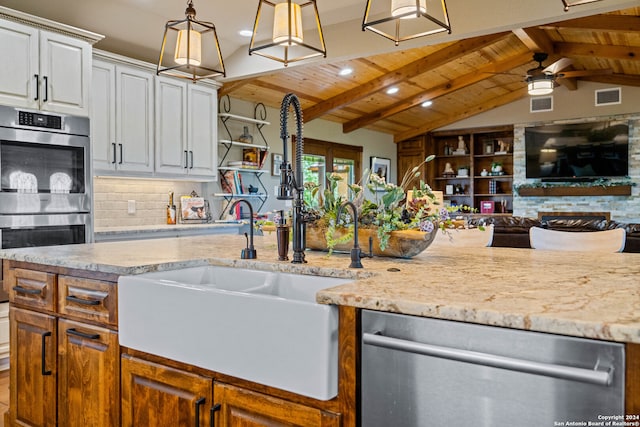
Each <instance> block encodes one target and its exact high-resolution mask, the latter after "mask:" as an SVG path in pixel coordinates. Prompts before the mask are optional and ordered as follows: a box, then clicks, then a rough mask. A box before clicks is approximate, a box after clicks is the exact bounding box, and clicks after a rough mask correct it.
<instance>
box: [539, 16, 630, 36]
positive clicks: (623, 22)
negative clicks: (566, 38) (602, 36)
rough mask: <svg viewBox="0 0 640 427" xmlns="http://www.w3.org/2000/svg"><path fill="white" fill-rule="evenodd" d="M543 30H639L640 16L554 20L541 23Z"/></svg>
mask: <svg viewBox="0 0 640 427" xmlns="http://www.w3.org/2000/svg"><path fill="white" fill-rule="evenodd" d="M539 28H541V29H543V30H555V29H558V28H575V29H579V30H588V31H607V32H611V31H615V32H623V33H628V32H638V31H640V16H633V15H593V16H587V17H585V18H577V19H569V20H567V21H561V22H554V23H552V24H545V25H541V26H540V27H539Z"/></svg>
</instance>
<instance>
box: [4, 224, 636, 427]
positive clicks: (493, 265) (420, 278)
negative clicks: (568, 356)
mask: <svg viewBox="0 0 640 427" xmlns="http://www.w3.org/2000/svg"><path fill="white" fill-rule="evenodd" d="M454 238H455V236H454ZM255 241H256V242H255V246H256V249H257V253H258V259H257V260H241V259H239V255H240V250H241V249H242V248H243V247H244V245H245V238H244V236H238V235H218V236H199V237H185V238H178V239H154V240H152V241H148V240H142V241H130V242H105V243H97V244H87V245H72V246H58V247H55V248H23V249H14V250H2V251H0V257H2V258H3V259H5V260H7V261H6V262H5V263H4V264H5V266H4V268H5V282H7V279H10V277H11V273H9V274H7V272H8V271H9V270H10V269H11V268H22V269H32V270H43V271H50V274H51V272H53V273H56V274H58V275H62V276H66V275H69V276H82V277H87V278H91V279H96V280H97V279H99V280H104V281H106V282H110V283H112V284H114V285H115V282H117V277H119V276H121V275H131V274H140V273H145V272H150V271H161V270H173V269H179V268H185V267H194V266H202V265H222V266H231V267H244V268H253V269H261V270H272V271H280V272H289V273H296V274H310V275H322V276H330V277H341V278H348V279H353V281H352V282H351V283H349V284H346V285H341V286H339V287H335V288H332V289H326V290H323V291H320V292H319V293H318V295H317V300H318V301H319V302H321V303H326V304H336V305H339V306H340V345H341V348H340V359H339V361H340V364H341V366H340V386H339V395H338V397H337V398H335V399H334V400H333V401H329V402H325V403H319V402H312V401H311V399H306V398H301V399H297V398H295V396H291V394H290V393H286V392H278V391H274V390H270V389H269V390H267V389H266V388H261V387H259V385H254V384H247V382H246V381H239V382H238V381H234V380H233V379H230V378H224V376H222V377H216V376H215V375H213V376H214V378H215V379H216V380H218V379H222V380H223V382H225V381H226V382H227V383H231V384H232V385H243V386H246V388H248V389H249V391H250V392H262V393H265V394H268V395H269V396H271V397H275V398H279V399H285V400H287V401H291V402H293V403H294V404H297V405H306V406H308V407H312V408H315V409H319V410H320V411H321V413H322V414H321V417H320V418H321V419H324V420H326V419H332V417H333V416H334V415H335V414H340V417H341V418H340V419H341V421H340V422H341V425H355V422H356V421H355V417H356V414H355V411H356V409H355V408H356V403H355V399H356V395H357V385H356V384H357V379H356V378H354V376H355V375H357V363H358V362H357V355H358V346H359V344H358V342H359V336H358V329H357V323H358V321H357V318H358V313H359V309H373V310H379V311H389V312H394V313H402V314H407V315H414V316H425V317H433V318H439V319H444V320H454V321H463V322H470V323H479V324H485V325H490V326H501V327H507V328H514V329H523V330H531V331H539V332H546V333H552V334H560V335H568V336H576V337H584V338H592V339H599V340H607V341H615V342H622V343H627V344H626V356H627V365H626V371H627V392H626V394H627V400H626V407H627V411H628V413H632V414H638V413H640V400H639V397H638V396H640V388H639V387H640V346H639V344H640V284H638V282H637V277H639V276H640V263H638V258H637V255H635V254H624V253H622V254H610V255H608V254H607V255H603V254H598V255H589V254H583V253H580V254H576V253H558V252H544V251H535V250H529V249H508V248H482V249H460V248H441V247H438V248H437V249H436V248H435V247H434V248H429V249H427V250H426V251H424V252H423V253H422V254H420V255H418V256H417V257H415V258H413V259H410V260H404V259H394V258H375V259H365V260H363V264H364V266H365V268H364V269H362V270H352V269H348V268H347V267H348V265H349V257H348V255H341V254H334V255H333V256H331V257H327V256H326V254H325V253H321V252H308V253H307V261H308V263H307V264H304V265H298V264H291V263H289V262H278V261H276V259H277V251H276V247H275V239H274V238H273V237H272V236H264V237H256V238H255ZM58 281H59V280H58ZM6 286H7V285H6V284H5V287H6ZM58 300H59V301H62V300H61V299H60V298H58ZM149 301H150V303H153V296H152V295H150V296H149ZM12 302H13V303H14V305H15V306H16V308H18V309H19V308H20V307H21V306H20V302H19V301H18V302H17V303H16V301H12ZM51 311H53V312H55V309H53V310H51ZM69 317H70V319H71V320H74V319H75V318H74V317H73V314H71V315H70V316H69ZM61 320H62V319H61ZM14 321H15V316H14V317H13V318H12V328H13V329H15V324H14ZM88 323H89V324H93V323H95V320H91V319H89V321H88ZM107 329H110V330H111V331H113V332H115V331H117V322H116V323H115V324H114V323H111V324H110V325H109V324H107ZM60 335H61V334H60ZM12 338H13V332H12ZM42 339H43V340H45V338H42ZM12 352H13V346H12ZM120 352H121V353H122V357H123V366H124V364H125V362H124V361H125V360H129V359H133V358H140V357H142V356H143V355H139V354H136V353H135V352H129V351H127V349H121V350H120ZM13 357H14V355H13V353H12V361H13V360H14V359H13ZM151 359H152V360H151V361H152V362H154V363H156V364H159V363H160V362H162V363H163V364H164V365H167V366H168V367H169V368H171V369H175V368H177V367H179V366H176V365H175V364H172V363H171V361H166V360H159V359H158V360H157V359H153V358H151ZM127 363H129V362H127ZM154 366H155V365H154ZM123 369H124V368H123ZM158 369H159V368H158ZM118 370H119V365H118ZM13 371H14V367H13V365H12V385H13V379H14V372H13ZM158 372H160V371H158ZM162 372H165V371H162ZM197 374H198V375H201V374H202V373H201V372H199V371H198V372H197ZM59 381H60V380H59ZM123 381H124V374H123ZM13 388H15V387H13ZM125 390H126V388H125V387H123V393H125ZM226 392H228V390H227V391H226ZM229 393H230V392H229ZM214 394H215V393H214ZM17 398H18V397H17V396H16V399H17ZM12 402H13V400H12ZM127 405H128V403H126V401H125V399H124V397H123V410H122V412H123V422H122V425H127V423H126V422H124V420H125V419H126V418H125V415H126V412H127V410H128V408H129V407H128V406H127ZM11 411H12V409H10V412H11ZM204 419H205V417H203V420H204ZM325 425H332V424H331V423H329V422H327V423H326V424H325Z"/></svg>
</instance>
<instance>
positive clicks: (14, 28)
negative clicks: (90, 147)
mask: <svg viewBox="0 0 640 427" xmlns="http://www.w3.org/2000/svg"><path fill="white" fill-rule="evenodd" d="M91 50H92V48H91V44H90V43H88V42H87V41H84V40H82V39H77V38H73V37H70V36H67V35H63V34H58V33H54V32H49V31H45V30H39V29H37V28H34V27H30V26H28V25H23V24H20V23H17V22H13V21H8V20H0V57H1V58H3V59H2V64H0V103H2V104H6V105H12V106H15V107H23V108H30V109H40V110H43V111H51V112H57V113H63V114H74V115H80V116H88V115H89V88H90V86H91V84H90V82H91Z"/></svg>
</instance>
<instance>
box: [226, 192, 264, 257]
mask: <svg viewBox="0 0 640 427" xmlns="http://www.w3.org/2000/svg"><path fill="white" fill-rule="evenodd" d="M241 202H244V203H246V205H247V206H248V207H249V241H248V242H247V247H246V248H244V249H243V250H242V252H241V253H240V258H242V259H256V258H257V257H258V253H257V251H256V249H255V248H254V247H253V206H251V203H249V202H248V201H247V200H245V199H238V200H236V201H235V202H233V204H232V205H231V207H230V208H229V213H233V209H234V208H235V207H236V205H237V204H238V203H241ZM244 237H245V238H246V237H247V233H244Z"/></svg>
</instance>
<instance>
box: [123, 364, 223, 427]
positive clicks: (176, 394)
mask: <svg viewBox="0 0 640 427" xmlns="http://www.w3.org/2000/svg"><path fill="white" fill-rule="evenodd" d="M121 363H122V426H123V427H129V426H172V427H183V426H184V427H193V426H194V425H198V426H201V427H208V426H209V425H210V424H209V420H210V410H211V407H212V406H213V403H212V393H213V380H212V379H211V378H207V377H204V376H200V375H196V374H192V373H190V372H186V371H182V370H178V369H173V368H169V367H166V366H163V365H159V364H156V363H152V362H148V361H145V360H140V359H136V358H133V357H130V356H123V357H122V361H121ZM196 420H198V421H196Z"/></svg>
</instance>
